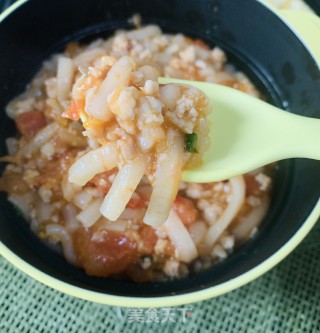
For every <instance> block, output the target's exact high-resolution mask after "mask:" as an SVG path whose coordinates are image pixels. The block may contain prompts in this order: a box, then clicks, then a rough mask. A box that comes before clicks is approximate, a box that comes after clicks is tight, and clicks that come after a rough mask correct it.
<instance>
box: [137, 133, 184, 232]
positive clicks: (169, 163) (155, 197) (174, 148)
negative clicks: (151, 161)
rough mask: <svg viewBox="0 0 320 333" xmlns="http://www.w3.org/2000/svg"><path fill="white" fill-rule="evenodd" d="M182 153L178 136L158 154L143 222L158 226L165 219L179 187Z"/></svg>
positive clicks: (180, 138) (181, 141) (182, 142)
mask: <svg viewBox="0 0 320 333" xmlns="http://www.w3.org/2000/svg"><path fill="white" fill-rule="evenodd" d="M168 136H170V133H168ZM183 154H184V141H183V138H182V137H179V136H175V137H174V138H171V139H170V140H169V143H168V149H167V151H165V152H164V153H162V154H161V155H160V156H159V162H158V165H157V171H156V176H155V181H154V187H153V191H152V193H151V197H150V203H149V206H148V209H147V212H146V215H145V216H144V219H143V221H144V223H146V224H149V225H152V226H159V225H160V224H162V223H163V221H165V220H166V219H167V217H168V215H169V212H170V209H171V205H172V202H173V201H174V199H175V197H176V196H177V193H178V189H179V183H180V179H181V169H182V166H183Z"/></svg>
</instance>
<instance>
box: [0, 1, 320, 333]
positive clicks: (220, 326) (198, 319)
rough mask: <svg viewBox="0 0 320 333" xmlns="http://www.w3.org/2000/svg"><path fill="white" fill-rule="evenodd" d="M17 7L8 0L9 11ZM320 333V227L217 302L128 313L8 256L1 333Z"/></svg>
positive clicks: (1, 279) (0, 298)
mask: <svg viewBox="0 0 320 333" xmlns="http://www.w3.org/2000/svg"><path fill="white" fill-rule="evenodd" d="M9 2H10V1H8V0H6V1H5V0H0V11H1V5H6V4H8V3H9ZM97 332H98V333H100V332H115V333H123V332H135V333H138V332H143V333H148V332H152V333H157V332H161V333H167V332H168V333H169V332H170V333H171V332H181V333H183V332H185V333H187V332H190V333H191V332H192V333H197V332H199V333H209V332H210V333H211V332H217V333H238V332H239V333H240V332H246V333H260V332H261V333H283V332H290V333H320V222H319V223H318V224H317V225H316V226H315V228H314V229H313V230H312V232H311V233H310V234H309V236H308V237H307V238H306V239H305V240H304V241H303V243H302V244H301V245H300V246H299V247H298V248H297V249H296V250H295V251H294V252H293V253H292V254H291V255H290V256H289V257H288V258H287V259H285V260H284V261H283V262H282V263H281V264H279V265H278V266H277V267H276V268H274V269H272V270H271V271H270V272H268V273H267V274H265V275H264V276H262V277H260V278H259V279H257V280H256V281H254V282H251V283H250V284H248V285H246V286H244V287H242V288H240V289H238V290H236V291H233V292H231V293H229V294H227V295H224V296H220V297H218V298H215V299H211V300H209V301H204V302H201V303H197V304H191V305H187V306H184V307H183V306H181V307H175V308H174V307H172V308H162V309H132V308H131V309H130V308H126V309H121V308H115V307H110V306H105V305H101V304H95V303H91V302H88V301H83V300H79V299H76V298H74V297H71V296H67V295H65V294H62V293H60V292H57V291H55V290H53V289H51V288H49V287H46V286H44V285H42V284H40V283H39V282H37V281H35V280H33V279H32V278H30V277H28V276H26V275H25V274H24V273H22V272H20V271H19V270H17V269H16V268H15V267H13V266H12V265H11V264H9V263H8V262H7V261H6V260H5V259H3V258H0V333H97Z"/></svg>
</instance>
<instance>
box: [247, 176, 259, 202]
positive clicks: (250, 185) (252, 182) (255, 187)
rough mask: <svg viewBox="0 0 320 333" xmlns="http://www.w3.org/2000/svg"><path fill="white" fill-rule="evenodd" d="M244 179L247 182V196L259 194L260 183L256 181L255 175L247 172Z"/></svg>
mask: <svg viewBox="0 0 320 333" xmlns="http://www.w3.org/2000/svg"><path fill="white" fill-rule="evenodd" d="M244 181H245V183H246V196H247V197H248V196H250V195H259V193H260V192H261V191H260V185H259V183H258V182H257V181H256V179H255V177H254V175H251V174H245V175H244Z"/></svg>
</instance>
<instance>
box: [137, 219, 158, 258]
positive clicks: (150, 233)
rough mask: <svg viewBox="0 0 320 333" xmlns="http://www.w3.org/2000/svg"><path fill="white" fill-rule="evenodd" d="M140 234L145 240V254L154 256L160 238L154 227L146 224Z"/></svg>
mask: <svg viewBox="0 0 320 333" xmlns="http://www.w3.org/2000/svg"><path fill="white" fill-rule="evenodd" d="M139 234H140V236H141V238H142V240H143V252H144V254H152V253H153V252H154V247H155V246H156V243H157V240H158V237H157V235H156V233H155V231H154V229H153V228H152V227H150V226H149V225H146V224H144V225H143V226H142V227H141V228H140V229H139Z"/></svg>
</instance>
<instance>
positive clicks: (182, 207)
mask: <svg viewBox="0 0 320 333" xmlns="http://www.w3.org/2000/svg"><path fill="white" fill-rule="evenodd" d="M173 209H174V210H175V212H176V213H177V214H178V216H179V217H180V219H181V221H182V223H183V224H184V225H186V226H189V225H190V224H192V223H194V222H195V221H196V219H197V216H198V211H197V209H196V207H195V204H194V203H193V201H192V200H190V199H188V198H185V197H183V196H181V195H178V196H177V197H176V199H175V201H174V202H173Z"/></svg>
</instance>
